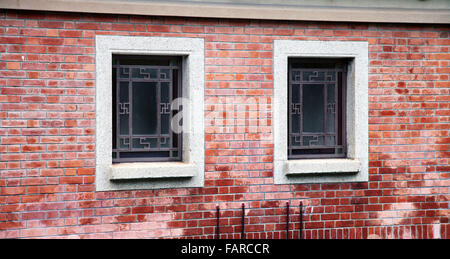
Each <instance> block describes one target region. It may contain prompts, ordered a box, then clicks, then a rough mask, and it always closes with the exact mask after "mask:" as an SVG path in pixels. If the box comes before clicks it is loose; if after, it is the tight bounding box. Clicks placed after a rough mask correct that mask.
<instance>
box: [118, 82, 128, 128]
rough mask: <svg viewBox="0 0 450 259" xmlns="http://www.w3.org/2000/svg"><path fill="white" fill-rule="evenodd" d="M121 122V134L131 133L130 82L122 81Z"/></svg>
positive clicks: (119, 108)
mask: <svg viewBox="0 0 450 259" xmlns="http://www.w3.org/2000/svg"><path fill="white" fill-rule="evenodd" d="M118 111H119V124H120V134H121V135H128V134H130V133H129V119H130V99H129V90H128V82H120V84H119V105H118Z"/></svg>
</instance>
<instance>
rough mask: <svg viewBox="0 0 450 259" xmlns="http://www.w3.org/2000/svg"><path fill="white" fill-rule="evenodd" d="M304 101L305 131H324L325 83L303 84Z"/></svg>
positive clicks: (303, 122)
mask: <svg viewBox="0 0 450 259" xmlns="http://www.w3.org/2000/svg"><path fill="white" fill-rule="evenodd" d="M302 103H303V106H302V108H303V111H302V112H303V118H302V124H303V132H313V133H317V132H324V117H325V116H324V85H321V84H314V85H313V84H305V85H303V94H302Z"/></svg>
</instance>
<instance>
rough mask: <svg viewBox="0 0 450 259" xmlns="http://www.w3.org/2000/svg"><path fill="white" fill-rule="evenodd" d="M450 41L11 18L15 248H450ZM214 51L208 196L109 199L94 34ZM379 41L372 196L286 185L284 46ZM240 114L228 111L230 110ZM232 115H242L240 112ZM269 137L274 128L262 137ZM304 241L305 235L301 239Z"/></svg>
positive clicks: (3, 61)
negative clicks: (191, 243)
mask: <svg viewBox="0 0 450 259" xmlns="http://www.w3.org/2000/svg"><path fill="white" fill-rule="evenodd" d="M449 33H450V28H449V27H448V26H440V25H434V26H432V25H424V26H421V25H395V24H356V23H350V24H349V23H315V22H278V21H260V20H224V19H194V18H189V19H184V18H164V17H145V16H124V15H96V14H75V13H52V12H48V13H40V12H22V11H20V12H16V11H5V10H2V11H1V12H0V238H160V237H162V238H172V237H173V238H213V237H214V233H215V232H214V229H215V216H216V215H215V208H216V205H217V204H219V206H220V208H221V221H220V223H221V225H222V227H221V230H222V233H223V234H222V237H224V238H225V237H227V238H239V237H240V220H241V218H240V217H241V204H242V203H244V204H245V205H246V208H247V210H246V212H247V213H246V214H247V215H246V224H247V225H246V232H247V238H284V237H285V231H284V230H285V221H286V219H285V212H286V211H285V203H286V202H287V201H289V202H290V203H291V215H292V217H291V222H293V223H291V228H298V207H297V206H298V204H299V202H300V201H303V204H304V205H305V228H306V230H305V237H306V238H449V237H450V224H449V222H448V221H449V214H450V213H449V207H448V206H449V198H450V191H449V186H450V173H449V171H450V137H449V135H450V134H449V133H450V54H449V52H450V51H449V48H450V37H449ZM99 34H108V35H136V36H139V35H142V36H144V35H146V36H168V37H175V36H176V37H201V38H204V39H205V80H206V81H205V82H206V90H205V102H206V103H205V112H206V114H207V116H206V118H205V120H206V124H207V126H206V128H205V132H206V135H205V147H206V150H205V187H204V188H189V189H183V188H181V189H167V190H134V191H118V192H95V186H94V183H95V170H94V167H95V160H94V158H95V154H94V151H95V63H94V60H95V58H94V57H95V46H94V44H95V41H94V37H95V35H99ZM275 39H297V40H338V41H348V40H351V41H367V42H369V61H370V64H369V158H370V161H369V163H370V164H369V166H370V168H369V182H366V183H342V184H302V185H274V184H273V178H272V176H273V175H272V168H273V164H272V159H273V157H272V155H273V144H272V142H271V141H270V139H271V137H272V122H271V112H270V109H269V110H267V109H263V108H262V107H260V106H258V105H257V104H258V103H260V102H261V101H262V100H263V101H264V102H265V103H268V104H269V108H270V103H271V102H272V97H273V74H272V71H273V68H272V61H273V60H272V57H273V52H272V51H273V40H275ZM217 103H226V105H217ZM231 111H232V112H231ZM261 125H263V126H261ZM290 234H291V235H292V237H298V232H297V231H295V232H291V233H290Z"/></svg>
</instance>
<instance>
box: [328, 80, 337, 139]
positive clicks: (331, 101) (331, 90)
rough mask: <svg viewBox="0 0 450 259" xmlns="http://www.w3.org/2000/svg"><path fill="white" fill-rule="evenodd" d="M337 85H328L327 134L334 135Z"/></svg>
mask: <svg viewBox="0 0 450 259" xmlns="http://www.w3.org/2000/svg"><path fill="white" fill-rule="evenodd" d="M335 90H336V88H335V85H334V84H329V85H327V132H330V133H334V131H335V130H336V129H335V117H336V109H337V105H336V100H335V96H336V95H335Z"/></svg>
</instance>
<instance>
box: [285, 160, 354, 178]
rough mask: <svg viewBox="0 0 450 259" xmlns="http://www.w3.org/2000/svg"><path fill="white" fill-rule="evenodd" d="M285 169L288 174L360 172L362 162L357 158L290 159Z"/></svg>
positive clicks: (286, 162)
mask: <svg viewBox="0 0 450 259" xmlns="http://www.w3.org/2000/svg"><path fill="white" fill-rule="evenodd" d="M283 171H284V172H285V174H286V175H287V176H298V175H304V174H339V173H358V172H360V171H361V162H360V161H359V160H357V159H302V160H289V161H285V162H284V167H283Z"/></svg>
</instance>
